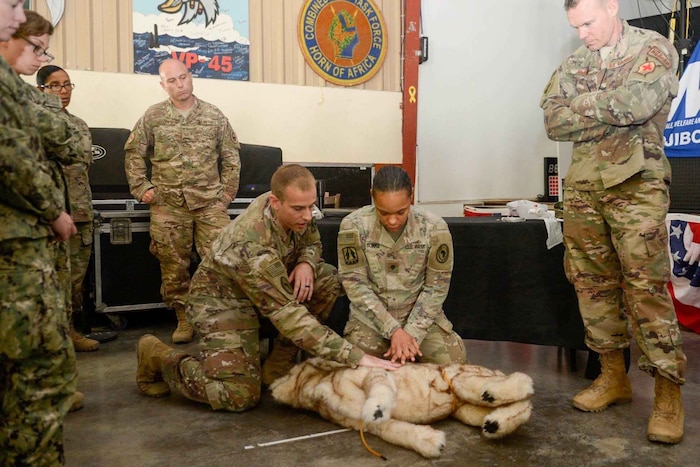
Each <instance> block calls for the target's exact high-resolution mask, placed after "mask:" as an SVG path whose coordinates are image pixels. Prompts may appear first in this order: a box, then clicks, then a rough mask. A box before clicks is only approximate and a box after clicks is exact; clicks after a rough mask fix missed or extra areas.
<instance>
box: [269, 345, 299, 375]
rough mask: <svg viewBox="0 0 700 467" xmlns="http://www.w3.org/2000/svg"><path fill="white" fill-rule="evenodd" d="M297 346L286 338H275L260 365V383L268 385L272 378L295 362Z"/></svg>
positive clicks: (285, 370) (284, 372)
mask: <svg viewBox="0 0 700 467" xmlns="http://www.w3.org/2000/svg"><path fill="white" fill-rule="evenodd" d="M298 354H299V347H297V346H296V345H294V344H292V343H291V342H289V341H288V340H286V339H279V338H277V339H275V341H274V343H273V344H272V351H271V352H270V355H268V356H267V358H266V359H265V361H264V362H263V365H262V384H263V386H269V385H270V384H272V382H273V381H274V380H276V379H277V378H280V377H282V376H284V375H286V374H287V373H289V370H291V369H292V367H293V366H294V365H295V364H296V363H297V355H298Z"/></svg>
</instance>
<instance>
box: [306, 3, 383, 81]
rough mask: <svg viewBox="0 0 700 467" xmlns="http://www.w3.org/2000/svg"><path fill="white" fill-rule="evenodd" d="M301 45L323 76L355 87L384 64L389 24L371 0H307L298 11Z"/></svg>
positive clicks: (311, 64)
mask: <svg viewBox="0 0 700 467" xmlns="http://www.w3.org/2000/svg"><path fill="white" fill-rule="evenodd" d="M299 46H300V47H301V51H302V53H303V54H304V59H305V60H306V63H308V64H309V66H310V67H311V68H313V70H314V71H315V72H316V73H317V74H318V75H320V76H321V77H322V78H323V79H325V80H326V81H329V82H331V83H334V84H339V85H341V86H354V85H356V84H360V83H364V82H365V81H367V80H369V79H371V78H372V77H373V76H374V75H375V74H376V73H377V72H378V71H379V69H380V68H381V67H382V63H383V62H384V56H385V55H386V50H387V33H386V25H385V23H384V18H383V17H382V14H381V12H380V11H379V9H378V8H377V7H376V5H375V4H374V2H373V1H372V0H307V1H306V3H305V4H304V6H303V7H302V9H301V12H300V14H299Z"/></svg>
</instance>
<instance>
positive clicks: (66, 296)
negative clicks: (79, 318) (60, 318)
mask: <svg viewBox="0 0 700 467" xmlns="http://www.w3.org/2000/svg"><path fill="white" fill-rule="evenodd" d="M71 238H72V237H71ZM69 242H70V240H69V241H68V242H54V243H53V245H54V246H55V248H54V251H55V259H56V274H57V276H58V284H59V290H60V292H61V297H62V298H63V301H64V305H63V309H64V310H65V313H66V317H67V319H68V322H69V323H70V321H71V318H72V315H73V305H72V303H71V275H70V244H69Z"/></svg>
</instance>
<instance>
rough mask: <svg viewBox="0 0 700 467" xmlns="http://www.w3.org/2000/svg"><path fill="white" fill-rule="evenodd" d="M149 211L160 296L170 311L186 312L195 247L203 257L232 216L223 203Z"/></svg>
mask: <svg viewBox="0 0 700 467" xmlns="http://www.w3.org/2000/svg"><path fill="white" fill-rule="evenodd" d="M150 209H151V225H150V234H151V245H150V251H151V253H152V254H153V255H154V256H155V257H156V258H158V261H159V262H160V274H161V287H160V293H161V295H162V296H163V301H164V302H165V304H166V305H167V306H168V308H172V309H184V307H185V299H186V297H187V291H188V289H189V285H190V262H191V258H192V247H193V245H194V246H195V247H196V250H197V253H198V254H199V256H200V257H204V256H205V255H206V254H207V253H208V252H209V248H210V247H211V242H212V241H214V238H215V237H216V235H217V234H218V233H219V232H221V230H222V229H223V228H224V227H226V225H228V223H229V222H230V218H229V215H228V213H227V212H226V208H225V207H224V206H223V204H221V203H214V204H212V205H211V206H207V207H204V208H200V209H195V210H192V211H191V210H189V209H187V207H181V206H172V205H169V204H160V203H156V204H152V205H151V206H150Z"/></svg>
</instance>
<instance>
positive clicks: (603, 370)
mask: <svg viewBox="0 0 700 467" xmlns="http://www.w3.org/2000/svg"><path fill="white" fill-rule="evenodd" d="M631 400H632V385H631V384H630V379H629V377H628V376H627V372H626V371H625V357H624V354H623V351H622V350H611V351H610V352H607V353H604V354H600V376H598V377H597V378H596V380H595V381H593V384H591V386H590V387H588V388H587V389H584V390H583V391H581V392H579V393H578V394H576V396H574V400H573V404H574V407H576V408H577V409H579V410H583V411H584V412H600V411H601V410H605V409H606V408H607V407H608V406H609V405H611V404H626V403H628V402H630V401H631Z"/></svg>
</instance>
